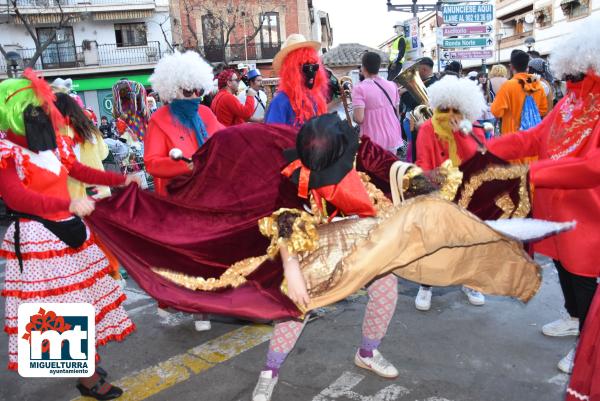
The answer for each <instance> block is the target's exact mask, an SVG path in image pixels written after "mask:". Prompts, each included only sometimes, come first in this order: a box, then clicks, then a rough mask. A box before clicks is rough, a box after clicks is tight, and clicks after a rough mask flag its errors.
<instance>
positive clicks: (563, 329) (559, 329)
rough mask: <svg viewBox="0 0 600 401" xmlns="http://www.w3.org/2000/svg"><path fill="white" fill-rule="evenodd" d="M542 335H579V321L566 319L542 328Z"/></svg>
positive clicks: (570, 318)
mask: <svg viewBox="0 0 600 401" xmlns="http://www.w3.org/2000/svg"><path fill="white" fill-rule="evenodd" d="M542 333H544V335H547V336H549V337H566V336H578V335H579V319H577V318H573V317H570V316H569V317H565V318H562V319H558V320H555V321H553V322H551V323H548V324H545V325H544V326H542Z"/></svg>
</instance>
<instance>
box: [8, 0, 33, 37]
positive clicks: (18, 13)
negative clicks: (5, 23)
mask: <svg viewBox="0 0 600 401" xmlns="http://www.w3.org/2000/svg"><path fill="white" fill-rule="evenodd" d="M10 3H11V4H12V6H13V9H14V11H15V15H16V16H17V18H18V19H19V20H21V22H22V23H23V25H25V29H27V32H28V33H29V36H31V39H33V43H35V47H36V48H37V47H38V46H39V45H40V41H39V40H38V37H37V34H36V33H35V31H34V30H33V28H32V27H31V24H30V23H29V20H28V19H27V18H25V16H23V14H21V11H19V7H18V6H17V0H11V2H10Z"/></svg>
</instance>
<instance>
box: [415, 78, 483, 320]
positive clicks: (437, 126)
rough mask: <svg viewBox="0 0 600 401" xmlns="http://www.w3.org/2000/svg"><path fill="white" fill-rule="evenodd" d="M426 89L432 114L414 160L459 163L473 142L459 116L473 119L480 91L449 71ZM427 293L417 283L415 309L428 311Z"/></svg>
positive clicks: (474, 301) (478, 300) (477, 300)
mask: <svg viewBox="0 0 600 401" xmlns="http://www.w3.org/2000/svg"><path fill="white" fill-rule="evenodd" d="M427 93H428V95H429V99H430V105H431V107H432V108H433V117H432V118H431V119H429V120H427V121H426V122H425V123H424V124H423V125H421V128H420V129H419V135H418V136H417V161H416V164H417V166H419V167H421V168H422V169H423V170H433V169H435V168H437V167H440V166H441V165H442V163H444V161H446V160H447V159H450V160H451V161H452V165H454V166H460V165H461V163H462V162H463V161H466V160H468V159H470V158H471V157H473V155H474V154H475V152H476V151H477V142H476V141H475V140H473V138H471V137H469V136H465V135H464V134H463V133H461V132H460V128H459V124H460V122H461V121H462V120H463V119H467V120H469V121H475V119H476V118H477V116H479V115H480V114H481V111H482V110H484V109H485V108H486V103H485V99H484V98H483V94H482V93H481V90H480V89H479V88H478V87H477V84H476V83H475V82H473V81H471V80H469V79H467V78H463V79H459V78H457V77H455V76H451V75H449V76H446V77H444V78H442V79H441V80H440V81H437V82H435V83H434V84H433V85H431V86H430V87H429V88H428V91H427ZM473 134H474V135H475V136H476V137H477V138H478V139H479V141H481V142H482V143H483V141H485V135H484V132H483V130H482V129H480V128H474V129H473ZM463 292H464V293H465V295H466V296H467V298H468V300H469V303H470V304H471V305H476V306H481V305H484V304H485V297H484V295H483V294H481V293H480V292H479V291H475V290H472V289H470V288H467V287H463ZM431 295H432V292H431V287H430V286H428V285H421V287H420V288H419V292H418V293H417V297H416V298H415V307H416V308H417V310H420V311H428V310H429V309H430V308H431Z"/></svg>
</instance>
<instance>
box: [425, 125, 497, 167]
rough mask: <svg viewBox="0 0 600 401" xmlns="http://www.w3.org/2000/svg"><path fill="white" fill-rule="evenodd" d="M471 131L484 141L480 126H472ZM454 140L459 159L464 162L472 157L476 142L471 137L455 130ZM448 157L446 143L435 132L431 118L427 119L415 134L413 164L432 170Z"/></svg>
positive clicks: (475, 149)
mask: <svg viewBox="0 0 600 401" xmlns="http://www.w3.org/2000/svg"><path fill="white" fill-rule="evenodd" d="M473 133H474V134H475V136H477V138H479V140H480V141H481V142H484V141H485V134H484V133H483V130H482V129H481V128H473ZM454 140H455V141H456V150H457V153H458V157H459V158H460V160H461V161H463V162H464V161H466V160H468V159H470V158H471V157H473V155H474V154H475V152H476V151H477V143H476V142H475V140H474V139H473V138H471V137H468V136H465V135H463V134H461V133H458V132H455V133H454ZM449 158H450V154H449V153H448V144H447V143H445V142H444V141H442V140H441V139H440V138H439V137H438V136H437V135H436V134H435V131H434V130H433V124H432V123H431V120H427V121H426V122H425V123H424V124H423V125H422V126H421V128H420V129H419V135H417V161H416V163H415V164H416V165H417V166H419V167H421V168H422V169H423V170H433V169H434V168H436V167H439V166H440V165H441V164H442V163H443V162H445V161H446V160H448V159H449Z"/></svg>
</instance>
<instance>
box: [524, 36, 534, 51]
mask: <svg viewBox="0 0 600 401" xmlns="http://www.w3.org/2000/svg"><path fill="white" fill-rule="evenodd" d="M534 44H535V39H534V38H532V37H531V36H530V37H528V38H527V39H525V46H527V53H529V52H531V48H532V47H533V45H534Z"/></svg>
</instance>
